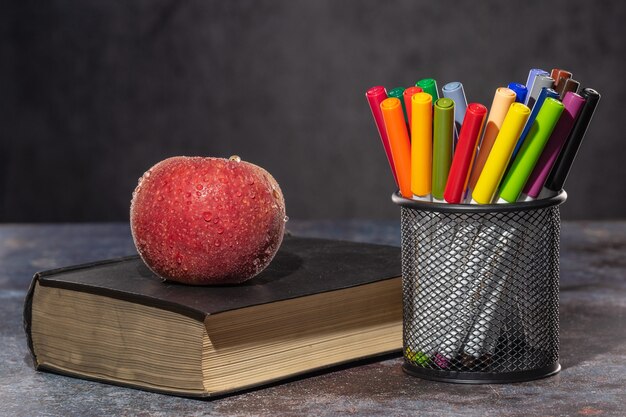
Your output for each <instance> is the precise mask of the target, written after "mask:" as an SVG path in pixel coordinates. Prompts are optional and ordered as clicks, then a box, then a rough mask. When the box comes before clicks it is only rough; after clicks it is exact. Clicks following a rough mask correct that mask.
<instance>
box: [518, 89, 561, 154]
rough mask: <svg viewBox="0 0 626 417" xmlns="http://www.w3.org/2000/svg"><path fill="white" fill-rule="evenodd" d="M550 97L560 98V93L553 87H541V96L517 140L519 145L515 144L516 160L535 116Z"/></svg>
mask: <svg viewBox="0 0 626 417" xmlns="http://www.w3.org/2000/svg"><path fill="white" fill-rule="evenodd" d="M548 97H552V98H559V94H558V93H557V92H556V91H554V90H553V89H551V88H545V87H544V88H542V89H541V93H539V97H537V101H536V102H535V105H534V106H533V110H532V112H531V113H530V117H529V118H528V121H527V122H526V126H524V130H523V131H522V134H521V135H520V137H519V139H518V140H517V145H515V149H514V150H513V154H512V155H511V159H512V160H515V157H516V156H517V152H519V150H520V148H521V147H522V144H523V143H524V140H525V139H526V136H528V132H530V128H531V127H532V125H533V122H534V121H535V118H536V117H537V114H539V110H541V106H542V105H543V102H544V101H545V100H546V98H548Z"/></svg>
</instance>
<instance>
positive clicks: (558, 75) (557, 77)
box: [550, 68, 572, 87]
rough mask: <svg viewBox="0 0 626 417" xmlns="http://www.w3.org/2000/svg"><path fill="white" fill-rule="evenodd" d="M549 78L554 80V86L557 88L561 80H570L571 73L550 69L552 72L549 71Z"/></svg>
mask: <svg viewBox="0 0 626 417" xmlns="http://www.w3.org/2000/svg"><path fill="white" fill-rule="evenodd" d="M550 78H552V79H553V80H554V86H555V87H558V86H559V84H561V81H562V80H567V79H568V78H572V73H571V72H569V71H566V70H564V69H559V68H552V71H550Z"/></svg>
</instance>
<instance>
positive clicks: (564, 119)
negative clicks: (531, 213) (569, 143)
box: [524, 91, 585, 198]
mask: <svg viewBox="0 0 626 417" xmlns="http://www.w3.org/2000/svg"><path fill="white" fill-rule="evenodd" d="M563 104H564V105H565V111H564V112H563V115H562V116H561V119H559V123H558V124H557V125H556V128H555V129H554V132H553V133H552V136H551V137H550V140H549V141H548V143H547V145H546V149H545V150H544V151H543V153H542V154H541V157H540V158H539V161H537V165H536V166H535V168H534V169H533V171H532V174H530V177H529V178H528V182H527V183H526V186H525V187H524V193H525V194H526V195H528V196H529V197H531V198H537V197H538V196H539V193H540V192H541V189H542V188H543V184H544V183H545V182H546V179H547V178H548V174H549V173H550V170H551V169H552V167H553V166H554V163H555V162H556V159H557V158H558V156H559V153H560V152H561V149H562V148H563V145H564V144H565V141H566V140H567V137H568V136H569V134H570V133H571V131H572V128H573V127H574V122H575V121H576V118H577V117H578V115H579V114H580V111H581V110H582V108H583V105H584V104H585V99H584V98H582V97H581V96H579V95H578V94H576V93H572V92H571V91H570V92H569V93H567V94H566V95H565V99H564V100H563ZM544 105H545V104H544Z"/></svg>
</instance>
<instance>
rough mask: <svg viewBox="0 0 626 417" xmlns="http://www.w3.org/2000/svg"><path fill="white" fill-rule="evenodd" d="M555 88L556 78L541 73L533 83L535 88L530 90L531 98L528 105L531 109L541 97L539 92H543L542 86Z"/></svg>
mask: <svg viewBox="0 0 626 417" xmlns="http://www.w3.org/2000/svg"><path fill="white" fill-rule="evenodd" d="M544 87H545V88H553V87H554V79H552V78H550V77H548V76H547V75H539V76H537V78H536V79H535V83H534V84H533V89H532V90H531V91H530V93H529V95H530V98H529V99H528V102H527V103H526V105H527V106H528V108H529V109H532V108H533V106H534V105H535V102H536V101H537V98H538V97H539V93H541V89H542V88H544Z"/></svg>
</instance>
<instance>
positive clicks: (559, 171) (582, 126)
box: [542, 88, 600, 197]
mask: <svg viewBox="0 0 626 417" xmlns="http://www.w3.org/2000/svg"><path fill="white" fill-rule="evenodd" d="M580 95H581V96H582V97H583V98H584V99H585V100H586V101H585V104H584V106H583V108H582V110H581V112H580V116H578V119H577V120H576V123H575V124H574V127H573V128H572V131H571V133H570V135H569V137H568V138H567V141H566V142H565V145H564V146H563V150H561V154H560V155H559V157H558V158H557V160H556V162H555V163H554V167H553V168H552V171H550V175H548V179H547V180H546V183H545V184H544V187H543V192H542V194H543V196H544V197H548V196H553V195H555V194H556V193H558V192H559V191H561V190H562V189H563V184H565V180H566V179H567V175H568V174H569V171H570V169H571V168H572V164H573V163H574V159H575V158H576V154H577V153H578V149H579V148H580V144H581V143H582V141H583V138H584V137H585V133H586V132H587V128H588V127H589V124H590V123H591V118H592V117H593V113H594V112H595V110H596V107H597V106H598V101H600V94H599V93H598V92H597V91H596V90H594V89H591V88H584V89H583V91H582V92H581V93H580Z"/></svg>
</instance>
